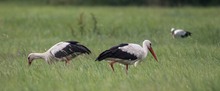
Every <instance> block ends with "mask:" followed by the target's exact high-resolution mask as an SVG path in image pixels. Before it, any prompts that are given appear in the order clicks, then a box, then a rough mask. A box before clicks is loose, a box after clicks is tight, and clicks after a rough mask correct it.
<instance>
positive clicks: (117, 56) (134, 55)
mask: <svg viewBox="0 0 220 91" xmlns="http://www.w3.org/2000/svg"><path fill="white" fill-rule="evenodd" d="M148 51H150V52H151V54H152V55H153V57H154V58H155V59H156V61H157V57H156V55H155V53H154V51H153V48H152V47H151V42H150V41H149V40H144V41H143V46H142V47H141V46H140V45H138V44H134V43H123V44H119V45H117V46H114V47H112V48H110V49H108V50H105V51H104V52H102V53H101V54H100V55H99V56H98V57H97V58H96V61H102V60H106V61H109V62H110V66H111V68H112V70H113V71H114V67H113V64H114V63H116V62H118V63H121V64H124V65H126V73H127V71H128V65H133V64H134V65H135V66H136V65H137V63H138V62H140V61H141V60H142V59H143V58H145V57H146V56H147V53H148Z"/></svg>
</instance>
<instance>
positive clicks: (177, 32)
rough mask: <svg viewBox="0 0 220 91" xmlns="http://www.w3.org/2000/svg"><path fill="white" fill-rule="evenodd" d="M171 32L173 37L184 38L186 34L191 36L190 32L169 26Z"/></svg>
mask: <svg viewBox="0 0 220 91" xmlns="http://www.w3.org/2000/svg"><path fill="white" fill-rule="evenodd" d="M171 34H172V36H173V38H186V37H188V36H191V34H192V33H191V32H188V31H185V30H183V29H175V28H171Z"/></svg>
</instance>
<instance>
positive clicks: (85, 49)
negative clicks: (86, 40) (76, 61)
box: [81, 45, 91, 54]
mask: <svg viewBox="0 0 220 91" xmlns="http://www.w3.org/2000/svg"><path fill="white" fill-rule="evenodd" d="M81 46H82V48H83V50H84V52H85V53H86V54H90V53H91V51H90V50H89V48H87V47H85V46H84V45H81Z"/></svg>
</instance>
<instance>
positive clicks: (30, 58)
mask: <svg viewBox="0 0 220 91" xmlns="http://www.w3.org/2000/svg"><path fill="white" fill-rule="evenodd" d="M34 59H35V55H34V53H30V54H29V55H28V65H29V66H30V65H31V63H32V61H33V60H34Z"/></svg>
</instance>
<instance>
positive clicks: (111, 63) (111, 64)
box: [110, 61, 116, 71]
mask: <svg viewBox="0 0 220 91" xmlns="http://www.w3.org/2000/svg"><path fill="white" fill-rule="evenodd" d="M114 63H116V61H112V62H110V66H111V68H112V70H113V71H115V70H114V66H113V64H114Z"/></svg>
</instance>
